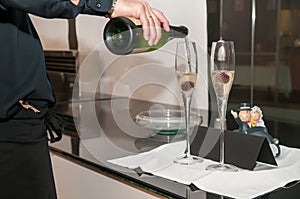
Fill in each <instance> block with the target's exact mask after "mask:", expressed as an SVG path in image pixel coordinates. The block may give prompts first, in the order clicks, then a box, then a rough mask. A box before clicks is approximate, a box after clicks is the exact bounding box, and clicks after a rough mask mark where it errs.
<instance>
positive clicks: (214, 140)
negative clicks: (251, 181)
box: [191, 126, 277, 170]
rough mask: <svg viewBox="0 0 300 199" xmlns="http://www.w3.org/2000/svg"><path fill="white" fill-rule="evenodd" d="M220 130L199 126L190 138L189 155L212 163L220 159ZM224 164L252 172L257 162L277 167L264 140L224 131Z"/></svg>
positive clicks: (259, 137)
mask: <svg viewBox="0 0 300 199" xmlns="http://www.w3.org/2000/svg"><path fill="white" fill-rule="evenodd" d="M219 136H220V129H214V128H207V127H201V126H199V127H198V129H197V131H196V132H195V133H194V134H193V136H191V138H192V140H191V153H192V154H193V155H199V156H201V157H204V158H208V159H211V160H214V161H219V159H220V144H219ZM224 143H225V160H224V161H225V163H228V164H233V165H235V166H237V167H240V168H244V169H249V170H253V169H254V167H255V165H256V163H257V162H262V163H266V164H269V165H273V166H277V163H276V160H275V158H274V156H273V153H272V151H271V148H270V145H269V143H268V141H267V140H266V138H264V137H261V136H255V135H247V134H243V133H238V132H233V131H225V141H224Z"/></svg>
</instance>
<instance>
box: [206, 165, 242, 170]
mask: <svg viewBox="0 0 300 199" xmlns="http://www.w3.org/2000/svg"><path fill="white" fill-rule="evenodd" d="M206 170H208V171H229V172H236V171H238V170H239V169H238V167H236V166H234V165H231V164H221V163H220V164H212V165H208V166H207V167H206Z"/></svg>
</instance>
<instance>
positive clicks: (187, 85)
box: [174, 39, 203, 165]
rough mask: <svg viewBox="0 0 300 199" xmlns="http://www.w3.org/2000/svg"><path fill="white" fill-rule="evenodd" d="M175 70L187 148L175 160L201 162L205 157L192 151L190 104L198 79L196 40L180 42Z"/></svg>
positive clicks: (185, 163)
mask: <svg viewBox="0 0 300 199" xmlns="http://www.w3.org/2000/svg"><path fill="white" fill-rule="evenodd" d="M175 70H176V77H177V82H178V85H179V88H180V92H181V95H182V98H183V103H184V113H185V133H186V149H185V152H184V154H183V155H182V156H180V157H178V158H177V159H175V160H174V162H175V163H179V164H184V165H191V164H195V163H201V162H202V161H203V159H202V158H201V157H198V156H193V155H191V153H190V141H189V135H190V130H191V129H190V105H191V99H192V95H193V91H194V87H195V84H196V80H197V73H198V57H197V48H196V43H195V42H189V41H187V39H186V40H185V42H178V43H177V48H176V54H175Z"/></svg>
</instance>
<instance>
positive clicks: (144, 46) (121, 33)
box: [103, 17, 189, 55]
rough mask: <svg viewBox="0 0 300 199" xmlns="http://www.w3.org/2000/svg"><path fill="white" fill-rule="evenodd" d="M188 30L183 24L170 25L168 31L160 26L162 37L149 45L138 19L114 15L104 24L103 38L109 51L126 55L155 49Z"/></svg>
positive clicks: (182, 36) (185, 34) (181, 35)
mask: <svg viewBox="0 0 300 199" xmlns="http://www.w3.org/2000/svg"><path fill="white" fill-rule="evenodd" d="M188 32H189V31H188V29H187V27H185V26H170V31H169V32H167V31H165V30H164V29H163V28H162V37H161V39H160V41H159V42H158V44H157V45H153V46H149V45H148V42H147V41H146V40H145V39H144V36H143V29H142V26H141V25H140V22H139V20H137V19H134V18H127V17H116V18H112V19H111V20H110V21H108V22H107V24H106V25H105V27H104V31H103V39H104V43H105V45H106V47H107V48H108V50H109V51H110V52H112V53H114V54H117V55H126V54H134V53H141V52H150V51H154V50H157V49H159V48H160V47H162V46H163V45H165V44H166V43H167V42H168V41H170V40H171V39H173V38H184V37H186V36H187V35H188Z"/></svg>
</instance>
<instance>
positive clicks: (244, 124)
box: [231, 103, 251, 132]
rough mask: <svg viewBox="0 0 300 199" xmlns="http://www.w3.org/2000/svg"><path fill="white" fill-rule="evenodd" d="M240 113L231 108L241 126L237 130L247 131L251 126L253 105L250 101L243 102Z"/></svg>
mask: <svg viewBox="0 0 300 199" xmlns="http://www.w3.org/2000/svg"><path fill="white" fill-rule="evenodd" d="M238 111H239V113H237V112H235V111H233V110H231V114H232V116H233V117H234V119H235V121H236V123H237V124H238V125H239V128H238V129H237V130H236V131H238V132H247V130H248V129H249V128H250V127H251V107H250V104H249V103H241V104H240V108H239V109H238Z"/></svg>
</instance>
